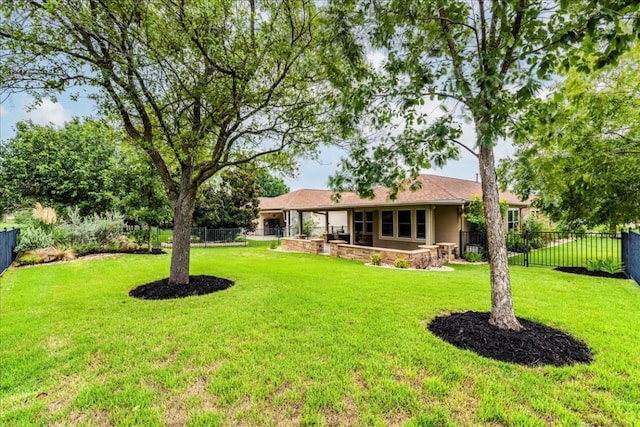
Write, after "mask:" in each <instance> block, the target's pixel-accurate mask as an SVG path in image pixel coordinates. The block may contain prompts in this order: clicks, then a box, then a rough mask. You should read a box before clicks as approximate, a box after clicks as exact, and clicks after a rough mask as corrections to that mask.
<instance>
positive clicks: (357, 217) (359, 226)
mask: <svg viewBox="0 0 640 427" xmlns="http://www.w3.org/2000/svg"><path fill="white" fill-rule="evenodd" d="M362 214H363V212H362V211H355V212H354V213H353V225H354V228H355V230H356V233H362V230H363V221H362V219H363V215H362Z"/></svg>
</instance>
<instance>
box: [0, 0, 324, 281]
mask: <svg viewBox="0 0 640 427" xmlns="http://www.w3.org/2000/svg"><path fill="white" fill-rule="evenodd" d="M0 12H1V13H2V14H3V20H2V21H1V22H0V37H1V38H2V39H3V43H2V48H1V49H2V58H3V62H2V65H0V67H1V68H0V83H1V87H2V89H3V90H4V93H5V94H6V93H8V92H11V91H16V90H26V91H28V92H29V93H31V94H32V95H34V96H36V97H42V96H46V95H52V94H55V93H58V92H60V91H62V90H64V89H66V88H68V87H71V86H73V85H90V86H93V87H96V88H98V89H99V92H98V93H97V94H96V95H95V99H96V101H97V103H98V105H99V106H100V107H101V109H102V110H103V111H104V112H105V114H109V115H110V116H112V117H118V118H119V122H120V124H121V125H122V127H123V129H124V130H125V131H126V133H127V134H128V135H129V137H130V138H131V140H132V141H133V143H134V144H135V145H136V146H138V147H139V148H141V149H143V150H144V151H145V152H146V153H147V155H148V156H149V158H150V159H151V161H152V163H153V165H154V167H155V169H156V170H157V173H158V174H159V176H160V178H161V180H162V183H163V185H164V188H165V191H166V193H167V196H168V198H169V202H170V203H171V207H172V212H173V220H174V233H173V251H172V255H171V267H170V275H169V283H170V284H172V285H176V284H187V283H188V282H189V244H190V228H191V224H192V215H193V211H194V207H195V201H196V194H197V191H198V189H199V188H200V186H201V185H203V183H205V182H206V181H207V180H208V179H209V178H211V177H213V176H215V175H217V174H218V173H219V172H220V171H222V170H223V169H225V168H228V167H236V166H240V165H243V164H247V163H253V162H258V161H260V160H261V161H263V162H264V163H267V164H268V163H269V162H270V161H280V162H281V161H283V158H285V159H286V158H287V156H295V155H297V154H299V153H308V152H313V151H314V150H315V147H316V146H317V144H318V143H320V142H323V141H328V140H329V135H332V134H334V133H335V132H330V131H328V132H325V130H326V128H329V127H331V126H332V125H333V122H331V121H329V120H328V112H329V111H330V108H329V106H328V102H329V101H330V100H331V97H330V96H329V95H330V88H329V87H328V85H326V84H325V83H324V82H325V76H324V71H323V68H322V67H320V64H322V61H323V59H322V58H323V57H322V56H321V55H323V54H325V52H324V50H323V49H321V47H322V46H321V45H322V39H321V38H320V37H316V29H317V26H318V25H319V22H320V18H321V15H320V13H319V11H318V10H317V9H316V7H315V5H314V2H313V1H312V0H281V1H255V0H249V1H240V0H236V1H233V0H215V1H214V0H207V1H204V0H194V1H190V2H184V1H182V2H178V1H172V0H150V1H146V2H139V1H134V0H125V1H122V0H119V1H110V0H109V1H101V2H95V1H89V0H78V1H74V2H38V1H26V0H16V1H11V2H3V3H2V6H0ZM326 55H327V56H330V51H329V53H327V54H326Z"/></svg>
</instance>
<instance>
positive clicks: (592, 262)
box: [586, 258, 624, 274]
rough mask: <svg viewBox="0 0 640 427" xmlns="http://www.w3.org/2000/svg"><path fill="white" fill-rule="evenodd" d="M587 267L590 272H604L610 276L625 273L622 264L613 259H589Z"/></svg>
mask: <svg viewBox="0 0 640 427" xmlns="http://www.w3.org/2000/svg"><path fill="white" fill-rule="evenodd" d="M586 267H587V270H589V271H604V272H606V273H609V274H617V273H622V272H623V271H624V266H623V265H622V263H621V262H616V261H614V260H613V259H612V258H604V259H588V260H587V263H586Z"/></svg>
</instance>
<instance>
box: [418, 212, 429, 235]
mask: <svg viewBox="0 0 640 427" xmlns="http://www.w3.org/2000/svg"><path fill="white" fill-rule="evenodd" d="M426 238H427V211H425V210H424V209H417V210H416V239H426Z"/></svg>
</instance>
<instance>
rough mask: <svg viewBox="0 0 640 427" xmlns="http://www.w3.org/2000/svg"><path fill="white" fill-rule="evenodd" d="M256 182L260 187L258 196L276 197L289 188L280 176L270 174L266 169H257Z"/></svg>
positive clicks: (285, 192)
mask: <svg viewBox="0 0 640 427" xmlns="http://www.w3.org/2000/svg"><path fill="white" fill-rule="evenodd" d="M256 184H257V185H258V187H259V188H260V197H276V196H280V195H282V194H287V193H288V192H289V191H290V189H289V186H288V185H287V184H285V183H284V181H283V180H282V178H278V177H276V176H273V175H271V174H270V173H269V172H267V171H264V170H263V171H258V173H257V176H256Z"/></svg>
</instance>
